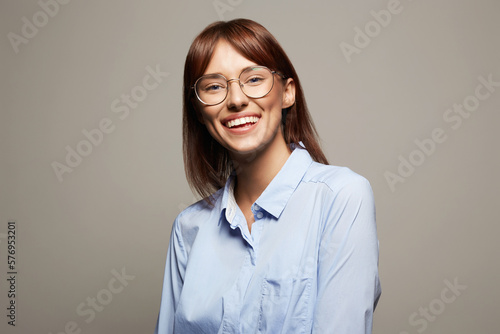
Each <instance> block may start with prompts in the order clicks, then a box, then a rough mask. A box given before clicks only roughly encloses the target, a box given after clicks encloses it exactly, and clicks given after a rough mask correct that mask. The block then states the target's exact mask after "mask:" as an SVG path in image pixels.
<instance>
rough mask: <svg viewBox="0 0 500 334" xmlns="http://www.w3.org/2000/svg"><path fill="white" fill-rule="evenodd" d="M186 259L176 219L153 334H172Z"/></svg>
mask: <svg viewBox="0 0 500 334" xmlns="http://www.w3.org/2000/svg"><path fill="white" fill-rule="evenodd" d="M186 259H187V256H186V250H185V248H184V244H183V242H182V235H181V231H180V223H179V217H177V219H176V220H175V222H174V225H173V226H172V233H171V235H170V243H169V246H168V251H167V260H166V264H165V276H164V278H163V290H162V295H161V304H160V312H159V314H158V321H157V323H156V328H155V332H154V333H155V334H172V333H174V315H175V310H176V308H177V304H178V303H179V296H180V294H181V290H182V286H183V277H184V272H185V268H186Z"/></svg>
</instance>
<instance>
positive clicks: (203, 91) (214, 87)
mask: <svg viewBox="0 0 500 334" xmlns="http://www.w3.org/2000/svg"><path fill="white" fill-rule="evenodd" d="M274 74H278V75H279V76H280V77H281V78H283V79H285V76H284V75H282V74H281V73H279V72H276V71H271V70H270V69H269V68H267V67H265V66H251V67H247V68H245V69H244V70H243V71H241V73H240V75H239V77H238V79H229V80H228V79H226V77H224V76H223V75H222V74H207V75H204V76H202V77H200V78H199V79H198V80H196V82H195V83H194V85H193V86H192V87H191V88H192V89H194V91H195V93H196V97H197V98H198V100H200V102H201V103H203V104H205V105H207V106H214V105H217V104H219V103H222V102H223V101H224V100H225V99H226V97H227V94H228V91H229V83H230V82H231V81H238V82H239V86H240V88H241V91H242V92H243V93H244V94H245V95H246V96H248V97H250V98H254V99H258V98H261V97H264V96H266V95H267V94H269V92H270V91H271V90H272V89H273V86H274Z"/></svg>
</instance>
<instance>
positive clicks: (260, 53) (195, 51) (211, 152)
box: [182, 19, 328, 201]
mask: <svg viewBox="0 0 500 334" xmlns="http://www.w3.org/2000/svg"><path fill="white" fill-rule="evenodd" d="M220 39H224V40H225V41H227V42H228V43H229V44H230V45H231V46H232V47H233V48H234V49H236V50H237V51H238V52H239V53H240V54H241V55H243V56H244V57H245V58H247V59H249V60H250V61H253V62H255V63H256V64H258V65H263V66H266V67H268V68H270V69H272V70H275V71H278V72H280V73H281V74H283V75H284V76H285V78H292V79H293V81H294V82H295V103H294V104H293V105H292V106H291V107H289V108H286V109H284V110H283V119H282V124H283V129H282V130H283V136H284V138H285V142H286V143H287V144H291V143H295V144H298V143H299V142H300V141H302V142H303V144H304V146H305V147H306V149H307V151H308V152H309V154H310V155H311V157H312V158H313V159H314V160H315V161H317V162H320V163H324V164H328V161H327V159H326V157H325V155H324V153H323V151H322V150H321V147H320V145H319V142H318V134H317V132H316V129H315V127H314V124H313V122H312V119H311V116H310V114H309V111H308V109H307V105H306V101H305V98H304V93H303V91H302V87H301V85H300V81H299V77H298V76H297V73H296V72H295V69H294V67H293V65H292V63H291V61H290V59H289V58H288V56H287V55H286V53H285V51H284V50H283V48H282V47H281V45H280V44H279V43H278V41H277V40H276V38H274V36H273V35H271V33H270V32H269V31H268V30H267V29H266V28H264V27H263V26H262V25H260V24H259V23H257V22H254V21H252V20H248V19H235V20H232V21H228V22H222V21H219V22H214V23H212V24H210V25H209V26H207V27H206V28H205V29H204V30H203V31H202V32H201V33H200V34H199V35H198V36H197V37H196V38H195V39H194V41H193V43H192V44H191V47H190V49H189V52H188V54H187V57H186V63H185V66H184V87H183V119H182V134H183V156H184V168H185V171H186V177H187V180H188V182H189V184H190V186H191V188H192V189H193V190H194V191H195V192H197V193H198V194H199V195H200V196H201V197H202V198H207V199H208V196H209V195H210V194H212V193H213V192H214V191H216V190H217V189H219V188H221V187H223V186H224V184H225V182H226V180H227V178H228V176H229V175H230V173H231V171H232V170H233V166H232V163H231V159H230V157H229V153H228V152H227V150H226V149H225V148H224V147H222V146H221V145H220V144H219V143H218V142H217V141H216V140H214V139H213V138H212V136H211V135H210V133H209V132H208V130H207V128H206V127H205V125H204V124H202V123H201V122H200V121H199V120H198V117H197V113H196V106H195V102H196V101H195V100H194V99H196V97H195V94H194V91H193V89H192V86H193V85H194V83H195V81H196V80H197V79H198V78H199V77H201V76H202V75H203V74H204V72H205V70H206V68H207V66H208V63H209V62H210V59H211V58H212V55H213V52H214V49H215V46H216V44H217V42H218V41H219V40H220ZM208 201H210V200H208Z"/></svg>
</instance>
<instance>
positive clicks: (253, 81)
mask: <svg viewBox="0 0 500 334" xmlns="http://www.w3.org/2000/svg"><path fill="white" fill-rule="evenodd" d="M263 80H264V79H263V78H260V77H253V78H249V79H248V80H247V81H246V82H245V83H246V84H259V83H261V82H262V81H263Z"/></svg>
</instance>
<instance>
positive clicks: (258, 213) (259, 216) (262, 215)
mask: <svg viewBox="0 0 500 334" xmlns="http://www.w3.org/2000/svg"><path fill="white" fill-rule="evenodd" d="M262 217H264V214H263V213H262V211H259V212H257V218H259V219H261V218H262Z"/></svg>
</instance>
